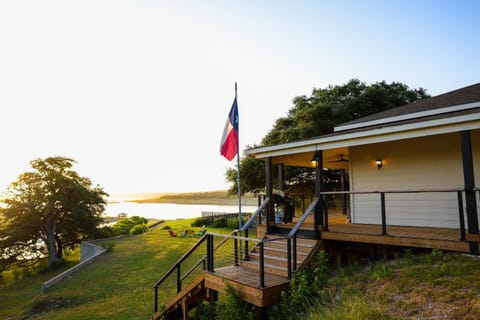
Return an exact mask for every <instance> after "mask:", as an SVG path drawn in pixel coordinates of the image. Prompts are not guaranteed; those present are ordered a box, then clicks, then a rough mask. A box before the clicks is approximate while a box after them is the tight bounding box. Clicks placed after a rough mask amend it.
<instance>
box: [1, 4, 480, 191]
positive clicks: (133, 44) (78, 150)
mask: <svg viewBox="0 0 480 320" xmlns="http://www.w3.org/2000/svg"><path fill="white" fill-rule="evenodd" d="M479 13H480V1H464V0H457V1H454V0H451V1H445V0H436V1H434V0H432V1H429V0H414V1H410V0H405V1H380V0H377V1H374V0H371V1H366V0H365V1H364V0H357V1H321V0H319V1H302V0H299V1H281V0H279V1H250V0H245V1H229V0H225V1H209V0H202V1H188V0H185V1H154V0H143V1H141V0H137V1H134V0H130V1H126V0H94V1H90V0H82V1H69V0H62V1H50V0H42V1H23V0H0V110H1V114H0V141H1V145H0V150H1V151H0V191H3V190H5V188H6V187H7V186H8V185H9V184H10V183H11V182H13V181H15V180H16V179H17V177H18V175H19V174H20V173H22V172H25V171H28V170H29V168H30V167H29V162H30V161H31V160H33V159H36V158H45V157H49V156H64V157H69V158H73V159H74V160H75V161H76V162H77V163H76V165H75V166H74V169H75V170H76V171H77V172H78V173H79V174H81V175H82V176H86V177H89V178H90V179H91V180H92V182H93V183H94V184H95V185H97V184H98V185H100V186H101V187H103V188H104V190H105V191H106V192H108V193H111V194H114V193H138V192H190V191H209V190H221V189H227V188H228V187H229V184H228V182H227V181H226V180H225V171H226V169H227V168H230V167H233V166H234V165H235V164H236V161H235V160H232V161H227V160H226V159H225V158H223V157H221V156H220V154H219V143H220V138H221V135H222V132H223V128H224V125H225V121H226V118H227V116H228V112H229V110H230V107H231V105H232V102H233V98H234V94H235V92H234V83H235V82H237V84H238V109H239V119H240V120H239V123H240V124H239V127H240V149H241V150H244V149H245V148H246V146H247V145H250V146H251V145H254V144H259V143H260V142H261V140H262V138H263V137H264V136H265V135H266V134H267V133H268V131H269V130H270V129H271V128H272V127H273V124H274V123H275V120H276V119H278V118H280V117H283V116H285V115H286V114H287V112H288V110H289V109H291V108H292V107H293V103H292V100H293V98H295V97H296V96H300V95H306V96H309V95H310V94H311V92H312V89H313V88H325V87H327V86H328V85H342V84H345V83H346V82H347V81H349V80H350V79H353V78H356V79H359V80H361V81H364V82H366V83H367V84H370V83H375V82H378V81H383V80H385V81H387V82H389V83H390V82H394V81H395V82H402V83H404V84H406V85H408V86H409V87H410V88H419V87H422V88H425V89H427V92H428V93H429V94H431V95H437V94H441V93H444V92H448V91H451V90H455V89H458V88H461V87H464V86H467V85H470V84H474V83H478V82H480V58H479V53H480V32H479V30H480V20H479V19H478V14H479Z"/></svg>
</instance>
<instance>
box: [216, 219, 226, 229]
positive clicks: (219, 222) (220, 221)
mask: <svg viewBox="0 0 480 320" xmlns="http://www.w3.org/2000/svg"><path fill="white" fill-rule="evenodd" d="M226 226H227V219H225V218H217V219H215V220H213V227H214V228H224V227H226Z"/></svg>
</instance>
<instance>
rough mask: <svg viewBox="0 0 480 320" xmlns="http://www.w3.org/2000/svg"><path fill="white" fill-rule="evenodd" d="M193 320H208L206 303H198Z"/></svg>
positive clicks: (208, 313) (208, 309) (208, 311)
mask: <svg viewBox="0 0 480 320" xmlns="http://www.w3.org/2000/svg"><path fill="white" fill-rule="evenodd" d="M193 319H194V320H210V304H209V303H208V302H203V303H200V304H199V305H198V306H196V307H195V315H194V317H193Z"/></svg>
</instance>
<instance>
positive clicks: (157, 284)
mask: <svg viewBox="0 0 480 320" xmlns="http://www.w3.org/2000/svg"><path fill="white" fill-rule="evenodd" d="M206 239H207V234H204V235H203V236H202V237H201V238H200V239H199V240H198V241H197V242H196V243H195V244H194V245H193V246H192V247H191V248H190V249H189V250H188V251H187V252H186V253H185V254H184V255H183V256H182V257H181V258H180V259H178V260H177V262H175V263H174V265H173V266H172V267H171V268H170V269H169V270H168V271H167V272H166V273H165V274H164V275H163V277H161V278H160V280H158V281H157V282H156V283H155V284H154V286H153V287H154V288H157V287H158V286H159V285H161V284H162V283H163V282H164V281H165V279H167V278H168V276H170V275H171V274H172V273H173V271H175V270H176V269H177V268H178V265H179V264H181V263H182V262H183V261H185V260H186V259H187V258H188V257H189V256H190V255H191V254H192V253H193V252H194V251H195V250H196V249H197V248H198V247H199V246H200V245H201V244H202V243H203V242H204V241H205V240H206Z"/></svg>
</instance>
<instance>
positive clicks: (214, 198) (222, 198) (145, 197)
mask: <svg viewBox="0 0 480 320" xmlns="http://www.w3.org/2000/svg"><path fill="white" fill-rule="evenodd" d="M112 200H113V201H119V200H122V201H128V202H135V203H178V204H213V205H236V204H238V198H237V197H236V196H227V190H215V191H205V192H181V193H136V194H128V195H126V194H125V195H123V196H117V197H115V196H113V197H112ZM242 205H248V206H255V205H257V198H256V197H255V196H254V195H253V194H246V195H243V196H242Z"/></svg>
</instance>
